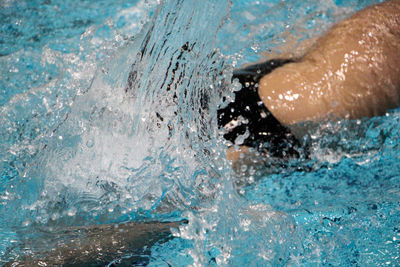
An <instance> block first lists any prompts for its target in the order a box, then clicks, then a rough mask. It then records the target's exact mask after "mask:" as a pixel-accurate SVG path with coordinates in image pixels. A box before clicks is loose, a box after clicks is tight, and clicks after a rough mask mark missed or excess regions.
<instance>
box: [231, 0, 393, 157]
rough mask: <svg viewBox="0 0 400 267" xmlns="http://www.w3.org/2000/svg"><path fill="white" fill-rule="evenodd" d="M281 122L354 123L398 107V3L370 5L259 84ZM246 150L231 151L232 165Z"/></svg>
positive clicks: (266, 103) (288, 124)
mask: <svg viewBox="0 0 400 267" xmlns="http://www.w3.org/2000/svg"><path fill="white" fill-rule="evenodd" d="M258 94H259V96H260V98H261V100H262V101H263V103H264V105H265V106H266V107H267V108H268V110H269V111H270V112H271V113H272V114H273V115H274V116H275V117H276V118H277V119H278V120H279V121H280V122H281V123H282V124H283V125H286V126H289V127H290V126H291V125H294V124H296V123H299V122H304V121H314V122H318V121H321V120H324V119H338V118H344V119H358V118H363V117H372V116H377V115H382V114H384V113H385V112H386V111H387V110H388V109H392V108H396V107H398V106H400V0H392V1H386V2H384V3H382V4H378V5H373V6H370V7H368V8H366V9H364V10H361V11H359V12H357V13H356V14H354V15H353V16H352V17H350V18H348V19H345V20H343V21H341V22H339V23H338V24H336V25H334V26H333V27H332V28H331V29H330V30H329V31H328V32H327V33H326V34H325V35H324V36H323V37H321V38H320V39H318V40H317V41H316V43H315V45H314V46H313V47H311V49H310V50H308V52H307V53H306V54H305V55H304V56H303V57H302V58H301V60H299V61H297V62H296V63H289V64H286V65H284V66H282V67H280V68H277V69H275V70H274V71H272V72H271V73H270V74H268V75H266V76H264V77H263V78H262V79H261V80H260V82H259V89H258ZM247 150H248V149H247V148H246V147H243V146H242V147H240V148H239V149H237V148H234V147H232V148H230V149H229V150H228V152H227V157H228V159H230V160H232V163H233V164H234V163H235V162H236V161H237V160H238V159H239V157H240V156H241V155H242V154H243V153H245V152H246V151H247Z"/></svg>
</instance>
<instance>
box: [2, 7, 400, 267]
mask: <svg viewBox="0 0 400 267" xmlns="http://www.w3.org/2000/svg"><path fill="white" fill-rule="evenodd" d="M375 2H376V1H355V0H354V1H325V2H324V3H323V4H321V3H320V2H319V1H314V0H307V1H294V0H293V1H290V0H289V1H277V0H269V1H240V0H235V1H232V2H230V1H219V0H218V1H213V0H206V1H196V0H182V1H165V2H162V1H161V2H160V1H156V0H155V1H151V0H148V1H124V0H120V1H106V0H102V1H95V2H93V1H57V0H52V1H48V0H42V1H36V0H35V1H13V0H6V1H2V2H1V3H0V20H1V24H0V27H1V28H0V31H1V33H0V55H1V57H0V68H1V71H0V75H1V79H0V85H1V86H0V90H1V94H0V105H1V108H0V114H1V115H0V120H1V128H0V129H1V130H0V158H1V161H0V170H1V176H0V214H1V216H0V259H1V261H0V263H4V262H7V261H10V260H13V259H16V258H18V257H20V256H22V255H24V254H29V253H32V252H35V251H42V250H46V249H49V248H51V247H52V246H53V245H54V246H56V242H57V241H54V242H53V243H52V242H50V241H48V243H47V244H46V245H45V246H44V245H43V243H44V242H40V241H37V244H35V242H32V240H41V237H42V238H43V233H44V232H46V231H47V230H51V229H62V228H65V227H70V226H81V225H93V224H105V223H114V222H115V223H118V222H125V221H132V220H137V221H145V220H179V219H181V218H187V219H189V224H188V225H186V226H182V227H181V228H180V229H178V230H176V231H175V232H174V235H175V236H176V238H174V239H172V240H170V241H168V242H167V243H164V244H157V245H155V246H153V247H152V248H151V256H150V257H148V256H146V255H143V257H147V258H148V263H149V265H150V266H168V264H169V265H170V266H187V265H195V266H205V265H206V266H207V265H210V266H215V265H217V266H239V265H244V266H266V265H267V266H268V265H272V266H287V265H289V266H293V265H294V266H296V265H301V266H303V265H306V266H316V265H323V266H325V265H327V266H339V265H340V266H384V265H389V266H390V265H392V266H395V265H400V258H399V257H400V242H399V240H400V205H399V204H400V175H399V173H400V163H399V160H398V159H399V158H400V147H399V145H400V142H399V137H400V128H399V125H400V124H399V122H400V113H399V111H398V110H393V111H390V112H389V113H388V114H386V115H385V116H382V117H376V118H371V119H364V120H360V121H340V122H326V123H323V124H321V125H319V126H318V127H316V128H315V129H313V130H310V133H309V134H308V135H307V136H308V139H307V140H306V142H308V144H309V145H310V147H311V160H307V161H304V160H303V161H302V160H299V161H293V162H290V165H291V166H289V167H287V168H284V169H282V168H279V167H277V166H276V165H273V164H269V163H268V162H266V163H264V165H259V166H261V167H258V168H255V165H254V166H253V165H248V166H246V167H245V168H244V169H242V170H241V171H240V172H241V173H235V172H234V171H233V170H232V168H231V166H230V163H229V162H228V161H227V160H226V159H225V151H226V144H225V142H224V141H223V140H222V138H221V135H220V134H219V130H218V129H217V127H216V110H217V108H218V106H219V105H220V103H221V101H222V97H227V98H229V97H231V96H232V95H233V93H232V91H233V90H234V87H235V86H234V85H231V84H230V77H231V73H232V70H233V69H234V68H235V67H237V66H240V65H242V64H244V63H247V62H252V61H257V60H259V59H260V58H261V55H262V53H263V51H270V52H271V53H275V54H279V53H284V52H288V51H286V50H285V49H287V48H285V47H286V46H285V45H287V42H288V40H289V39H288V36H294V37H295V38H294V40H295V41H296V42H298V41H301V40H304V39H307V38H311V37H315V36H318V35H319V34H321V33H322V32H323V31H325V30H326V29H328V28H329V26H330V25H332V23H334V22H335V21H338V20H340V19H341V18H343V17H346V16H348V15H349V14H351V13H353V12H354V11H356V10H359V9H361V8H363V7H365V6H367V5H368V4H372V3H375ZM296 42H295V44H296ZM295 46H296V45H295ZM289 52H290V51H289ZM267 57H268V55H267ZM296 166H303V167H306V168H307V169H309V170H310V171H299V170H298V169H297V168H296ZM303 169H305V168H303ZM58 241H59V240H58ZM61 241H62V240H61ZM27 244H29V245H27ZM127 256H129V255H127Z"/></svg>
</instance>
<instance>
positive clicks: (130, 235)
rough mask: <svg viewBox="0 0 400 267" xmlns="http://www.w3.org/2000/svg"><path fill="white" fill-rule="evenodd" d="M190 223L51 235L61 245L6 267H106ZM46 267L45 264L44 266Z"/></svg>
mask: <svg viewBox="0 0 400 267" xmlns="http://www.w3.org/2000/svg"><path fill="white" fill-rule="evenodd" d="M184 223H187V221H185V220H182V221H178V222H142V223H139V222H128V223H121V224H107V225H93V226H86V227H77V228H72V229H68V230H64V231H62V232H57V233H54V234H52V235H53V236H52V238H54V236H55V237H56V238H57V239H58V240H60V242H62V245H61V246H59V247H58V248H54V249H51V251H43V252H41V253H40V255H33V256H25V257H23V258H22V259H18V260H17V261H14V262H9V263H7V264H6V265H5V266H99V265H101V266H103V265H105V264H107V263H110V262H111V261H113V260H115V259H117V258H119V257H122V256H124V255H126V254H129V253H134V252H140V251H141V250H143V249H144V248H150V247H151V246H153V245H154V244H155V243H157V242H165V241H167V240H168V239H170V238H172V235H171V228H178V227H179V226H180V225H182V224H184ZM44 264H46V265H44Z"/></svg>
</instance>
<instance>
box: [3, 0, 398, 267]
mask: <svg viewBox="0 0 400 267" xmlns="http://www.w3.org/2000/svg"><path fill="white" fill-rule="evenodd" d="M233 78H234V79H235V78H237V79H238V80H239V82H240V83H242V85H243V88H242V89H241V90H240V91H239V92H236V93H235V94H236V98H235V102H232V103H230V104H229V105H228V107H226V108H223V109H221V110H219V112H218V122H219V124H220V125H221V126H222V127H224V128H225V129H226V133H225V135H224V137H225V138H226V139H227V140H230V141H231V142H232V143H240V144H241V145H242V146H241V147H240V148H239V149H230V150H229V152H228V158H229V159H231V160H232V162H235V161H236V160H237V159H238V158H239V155H240V154H241V153H242V152H245V151H246V150H247V149H248V148H249V147H254V148H256V149H258V150H261V151H265V152H266V153H267V154H270V155H272V156H275V157H280V158H288V157H297V156H298V151H297V147H299V146H300V143H299V141H298V139H297V138H296V136H295V135H294V134H292V132H291V130H290V127H292V125H294V124H296V123H299V122H304V121H316V122H318V121H321V120H324V119H336V118H346V119H356V118H362V117H369V116H376V115H381V114H383V113H384V112H385V111H386V110H387V109H391V108H395V107H398V106H399V105H400V92H399V91H400V0H391V1H386V2H384V3H382V4H378V5H373V6H371V7H368V8H366V9H364V10H362V11H360V12H358V13H356V14H355V15H353V16H352V17H350V18H348V19H346V20H343V21H342V22H340V23H338V24H336V25H335V26H333V27H332V28H331V30H330V31H328V33H327V34H326V35H325V36H323V37H322V38H320V39H319V40H318V41H317V43H316V44H315V45H314V46H313V47H312V48H311V49H310V50H309V51H308V52H307V53H306V54H305V55H304V56H303V57H301V58H298V59H296V58H294V59H277V60H270V61H268V62H266V63H261V64H257V65H252V66H250V67H247V68H244V69H240V70H237V71H235V72H234V75H233ZM241 136H243V137H244V138H243V140H237V139H238V138H239V139H240V137H241ZM265 142H266V143H268V144H269V145H268V146H266V145H264V144H263V143H265ZM181 223H186V222H185V221H182V222H172V223H160V222H152V223H148V224H145V223H137V222H131V223H126V224H117V225H105V226H90V227H87V228H77V229H74V230H73V231H74V232H75V234H76V235H75V236H78V237H79V239H77V240H75V241H74V242H72V241H71V242H70V243H69V244H65V245H63V246H61V247H60V248H55V249H54V250H52V251H49V252H43V253H41V255H35V256H33V257H31V258H24V259H20V260H17V261H16V262H12V263H9V265H7V266H37V265H40V264H42V265H43V263H46V262H47V263H49V264H48V265H47V266H54V265H64V264H65V265H68V264H71V265H74V264H75V265H81V266H83V265H91V263H94V264H103V263H105V262H107V261H110V260H113V259H115V258H118V257H120V256H123V255H125V254H127V253H131V252H132V251H135V250H136V249H142V248H143V247H144V246H147V247H151V246H152V245H153V244H154V243H156V242H159V241H162V240H165V239H166V238H167V239H168V238H169V237H171V231H170V228H176V227H179V225H180V224H181ZM82 232H83V233H84V234H81V233H82ZM82 236H83V237H82Z"/></svg>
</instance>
